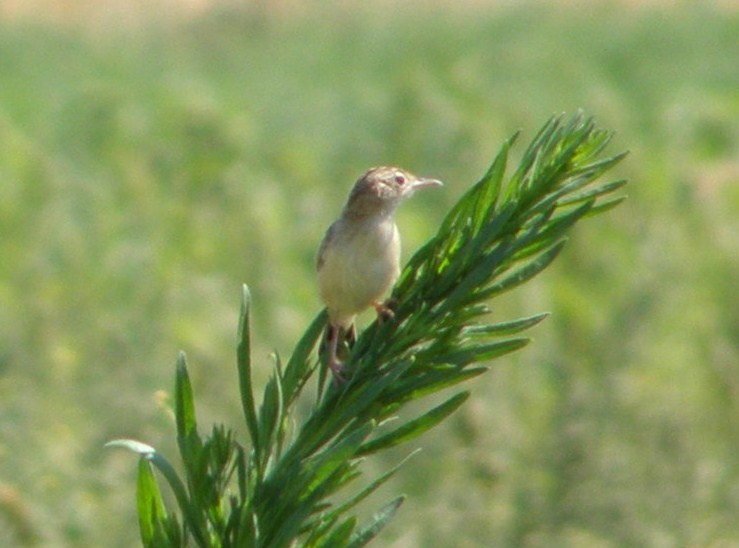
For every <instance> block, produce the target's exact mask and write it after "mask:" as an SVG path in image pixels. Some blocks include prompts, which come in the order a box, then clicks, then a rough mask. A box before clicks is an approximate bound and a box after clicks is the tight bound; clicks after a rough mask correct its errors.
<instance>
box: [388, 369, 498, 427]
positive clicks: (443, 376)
mask: <svg viewBox="0 0 739 548" xmlns="http://www.w3.org/2000/svg"><path fill="white" fill-rule="evenodd" d="M444 368H445V369H446V371H437V372H431V373H427V374H425V375H420V376H418V377H416V378H413V379H409V380H408V381H407V382H405V383H403V384H400V385H397V386H394V387H393V391H392V392H391V393H388V394H387V397H386V399H387V401H393V402H394V403H393V404H388V406H387V407H388V409H389V410H388V411H387V412H386V411H384V410H383V411H382V414H381V416H383V417H384V416H387V415H388V414H390V413H391V412H394V411H391V409H392V408H394V409H395V410H397V408H399V407H400V406H401V405H402V404H405V403H408V402H410V401H413V400H417V399H419V398H422V397H424V396H427V395H429V394H434V393H436V392H439V391H441V390H444V389H445V388H449V387H450V386H454V385H456V384H459V383H462V382H465V381H467V380H469V379H472V378H474V377H477V376H479V375H482V374H483V373H485V372H486V371H488V370H489V369H490V368H489V367H468V368H464V369H461V368H460V367H459V366H456V365H448V364H445V365H444Z"/></svg>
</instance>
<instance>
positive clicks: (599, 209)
mask: <svg viewBox="0 0 739 548" xmlns="http://www.w3.org/2000/svg"><path fill="white" fill-rule="evenodd" d="M625 199H626V196H617V197H616V198H613V199H611V200H603V201H602V202H598V203H597V204H596V205H594V206H593V207H592V208H591V209H590V211H588V215H587V216H588V217H593V216H595V215H600V214H601V213H605V212H606V211H609V210H611V209H613V208H614V207H616V206H617V205H618V204H620V203H621V202H623V201H624V200H625Z"/></svg>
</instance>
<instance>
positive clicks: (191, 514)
mask: <svg viewBox="0 0 739 548" xmlns="http://www.w3.org/2000/svg"><path fill="white" fill-rule="evenodd" d="M146 458H147V459H148V460H149V461H151V463H152V464H153V465H154V466H156V467H157V469H158V470H159V471H160V472H161V473H162V475H163V476H164V479H166V480H167V483H169V486H170V487H171V488H172V492H173V493H174V496H175V498H176V499H177V505H178V506H179V507H180V512H182V515H183V517H184V520H185V524H186V525H187V528H188V529H189V531H190V532H191V533H192V536H193V537H194V538H195V540H196V541H197V542H198V543H199V544H200V545H201V546H206V545H207V538H208V534H207V530H206V526H205V523H204V518H203V516H202V515H200V514H199V512H198V510H197V509H196V508H195V507H194V506H193V504H192V503H191V502H190V498H189V497H188V495H187V490H186V489H185V485H184V484H183V483H182V480H180V477H179V476H178V475H177V472H176V471H175V469H174V467H173V466H172V465H171V464H170V462H169V461H168V460H167V459H166V458H165V457H164V456H163V455H162V454H161V453H159V452H158V451H155V452H154V453H151V454H149V455H148V456H146Z"/></svg>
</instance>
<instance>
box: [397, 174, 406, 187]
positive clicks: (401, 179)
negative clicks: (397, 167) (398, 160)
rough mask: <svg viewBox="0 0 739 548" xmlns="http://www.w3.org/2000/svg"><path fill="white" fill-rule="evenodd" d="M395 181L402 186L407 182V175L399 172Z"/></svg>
mask: <svg viewBox="0 0 739 548" xmlns="http://www.w3.org/2000/svg"><path fill="white" fill-rule="evenodd" d="M395 182H396V183H397V184H399V185H401V186H402V185H404V184H405V177H404V176H403V175H401V174H400V173H398V174H396V175H395Z"/></svg>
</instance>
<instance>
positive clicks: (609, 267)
mask: <svg viewBox="0 0 739 548" xmlns="http://www.w3.org/2000/svg"><path fill="white" fill-rule="evenodd" d="M37 4H38V3H37ZM70 5H72V4H70ZM76 5H77V6H78V8H79V6H80V5H81V6H82V8H80V9H78V10H77V11H74V12H73V13H72V15H74V17H66V18H65V17H58V16H59V14H58V13H56V12H53V13H51V15H53V17H36V15H38V14H33V13H32V14H31V15H28V14H26V16H24V17H20V18H14V17H8V16H5V17H4V18H3V19H2V20H0V541H2V542H0V543H2V544H4V545H32V544H33V543H34V542H35V543H38V544H42V545H44V546H121V547H124V546H135V545H136V544H137V539H138V531H137V524H136V520H135V505H134V488H135V485H134V484H135V481H134V474H135V466H134V460H133V458H132V457H131V456H130V455H128V454H124V453H119V452H115V451H104V450H103V449H102V446H103V444H104V443H105V442H106V441H108V440H110V439H113V438H119V437H133V438H136V439H140V440H142V441H145V442H147V443H150V444H152V445H155V446H157V447H158V448H160V449H163V450H164V451H165V452H166V453H167V454H169V455H174V454H175V448H174V439H173V436H174V426H173V423H172V419H171V414H170V412H169V411H168V405H169V401H168V392H169V390H170V389H171V386H172V382H173V375H174V360H175V357H176V354H177V351H178V350H179V349H184V350H185V351H186V352H187V353H188V356H189V358H190V364H191V375H192V377H193V381H194V383H195V389H196V396H197V400H198V412H199V415H200V420H201V423H202V424H203V426H206V425H208V424H209V423H210V422H213V421H219V422H226V423H227V424H230V425H234V426H238V427H239V429H241V428H240V421H241V419H240V416H239V403H238V394H237V387H236V375H235V369H234V366H233V364H234V358H233V355H234V345H235V331H236V320H237V313H238V306H239V286H240V284H241V283H242V282H247V283H249V285H250V287H251V288H252V292H253V297H254V311H253V312H254V315H253V321H254V330H255V332H254V337H253V339H254V342H255V344H256V348H255V359H256V363H257V364H261V365H262V368H261V371H259V372H258V375H261V376H262V380H264V379H266V376H267V374H268V371H269V365H270V363H271V362H270V358H269V354H270V352H272V351H273V350H275V349H276V350H277V351H279V352H280V353H281V355H282V356H283V357H286V356H287V355H289V352H290V350H291V348H292V345H293V344H294V342H295V341H296V340H297V337H298V335H299V334H300V333H301V332H302V330H303V329H304V327H305V326H306V325H307V322H308V321H309V320H310V319H311V318H312V317H313V315H314V314H315V313H316V312H317V311H318V308H319V303H318V299H317V297H316V291H315V287H314V274H313V257H314V252H315V249H316V246H317V244H318V242H319V241H320V238H321V237H322V235H323V231H324V229H325V227H326V226H328V224H329V223H330V221H331V220H332V219H333V218H334V217H335V215H336V214H337V212H338V210H339V208H340V207H341V204H342V203H343V201H344V199H345V197H346V194H347V192H348V189H349V186H350V185H351V183H352V181H353V180H354V179H355V178H356V177H357V176H358V175H359V174H361V173H362V172H363V171H364V170H365V169H366V168H367V167H369V166H372V165H377V164H398V165H402V166H404V167H407V168H409V169H411V170H413V171H416V172H418V173H420V174H424V175H428V176H434V177H438V178H441V179H443V180H444V181H445V182H446V186H445V187H444V189H443V190H441V191H438V192H434V193H428V194H426V195H419V196H418V197H417V198H414V201H413V202H412V203H409V204H407V206H405V208H404V209H403V210H402V211H401V213H400V219H399V221H400V224H401V230H402V232H403V234H404V244H405V249H406V253H407V254H409V253H410V252H411V250H413V249H415V248H416V247H417V246H418V245H420V244H421V243H422V242H423V241H424V240H425V238H427V237H428V236H430V235H431V234H432V233H433V232H434V231H435V227H436V225H437V224H438V222H439V221H440V219H441V218H442V216H443V215H444V213H445V211H446V210H447V209H448V207H449V206H450V205H451V204H452V203H454V201H455V199H456V198H457V197H458V196H459V195H460V194H461V193H462V192H463V191H464V190H465V189H466V188H467V187H468V186H469V185H470V184H471V183H473V182H474V181H475V180H476V179H477V178H478V177H479V176H480V175H481V174H482V173H483V172H484V170H485V168H486V167H487V164H488V163H489V161H490V160H491V159H492V157H493V155H494V153H495V152H496V151H497V148H498V147H499V145H500V143H501V142H502V140H503V139H504V138H506V137H507V136H509V135H510V134H511V133H512V132H513V131H515V130H516V129H519V128H522V129H523V132H524V133H523V138H522V141H527V140H528V139H530V138H531V137H532V136H533V133H534V131H535V130H536V129H537V128H538V127H539V126H540V125H541V124H542V123H543V122H544V121H545V120H546V119H547V118H548V117H549V116H550V115H551V114H552V113H556V112H561V111H568V112H572V111H574V110H575V109H577V108H579V107H582V108H584V109H585V110H586V111H587V112H589V113H592V114H595V115H596V118H597V121H598V123H599V124H600V125H601V126H604V127H606V128H611V129H615V130H616V131H617V132H618V134H617V137H616V139H615V143H614V145H613V146H612V148H611V151H612V152H617V151H619V150H622V149H624V148H628V149H630V150H631V151H632V154H631V155H630V156H629V158H628V159H627V160H626V162H624V163H623V164H622V165H621V166H619V167H618V168H617V173H616V175H617V176H623V177H628V178H629V179H631V181H632V184H631V185H630V186H629V189H628V193H629V195H630V199H629V200H628V201H627V202H626V204H625V205H623V206H621V207H619V208H618V209H616V210H614V211H612V212H609V213H608V214H607V215H606V216H605V217H603V218H599V219H596V220H594V221H589V222H587V223H585V224H583V225H582V226H579V227H577V229H576V230H575V234H574V237H573V238H572V240H571V241H570V243H569V245H568V247H567V248H566V250H565V252H564V254H563V256H562V257H561V258H560V259H559V260H558V261H557V263H555V265H554V266H553V267H552V268H551V269H549V270H548V271H547V272H546V273H545V274H544V275H543V276H541V278H540V279H538V280H536V281H535V282H534V283H532V284H529V285H528V286H527V287H525V288H522V289H519V290H517V291H516V292H515V293H513V294H511V295H510V296H507V297H506V298H504V299H500V300H499V302H496V303H493V309H494V316H495V317H496V318H499V319H507V318H513V317H518V316H522V315H527V314H531V313H535V312H539V311H542V310H550V311H552V313H553V315H552V317H551V318H550V319H549V320H547V322H545V324H543V325H542V326H539V327H538V328H537V329H536V332H535V333H534V336H535V339H536V340H535V343H534V344H533V345H532V346H530V347H528V348H527V349H525V350H524V351H522V352H520V353H519V354H517V355H515V357H513V358H507V359H505V360H503V361H501V362H499V363H496V364H494V367H493V370H492V372H491V373H490V374H488V375H487V376H485V377H483V378H482V379H481V380H479V381H477V382H475V383H474V384H471V388H472V390H473V398H472V400H471V401H470V402H469V403H468V404H467V405H466V406H464V407H463V408H462V410H461V411H460V412H459V413H457V415H455V416H454V417H453V419H452V420H450V421H449V422H448V424H445V425H443V426H442V427H440V428H438V429H437V430H436V431H434V432H432V433H431V434H429V435H427V436H426V437H424V438H423V439H422V440H421V442H420V444H421V445H423V447H424V451H423V452H422V453H421V454H420V455H418V456H416V457H415V461H414V462H413V464H412V465H409V466H407V467H406V469H405V470H404V472H403V473H402V474H401V475H400V477H399V478H398V479H397V480H396V481H395V482H394V483H393V484H392V485H391V486H390V487H387V488H385V489H384V491H383V493H382V495H383V497H382V498H383V499H389V498H390V497H391V495H392V494H394V493H395V492H398V491H402V492H406V493H408V494H409V495H410V499H409V500H408V501H407V503H406V504H405V505H404V506H403V508H402V509H401V512H400V514H399V516H398V517H397V518H396V520H395V521H394V522H393V524H392V525H391V527H390V528H389V530H388V531H387V532H386V534H384V536H383V537H382V538H381V539H380V540H378V542H377V544H378V545H381V546H403V547H406V546H409V547H413V546H419V547H420V546H424V547H425V546H440V547H441V546H460V547H473V546H474V547H476V546H490V545H497V546H660V547H661V546H666V547H670V546H686V545H691V546H729V545H734V544H736V543H739V525H737V523H738V522H737V520H736V516H737V513H738V512H739V489H738V488H737V485H739V483H737V482H738V481H739V458H738V457H737V445H739V297H737V289H736V287H737V282H738V280H739V185H738V184H739V64H737V59H739V42H737V38H736V37H737V36H739V17H738V15H739V12H738V11H737V10H736V9H735V8H732V6H731V4H730V3H726V2H724V3H711V2H700V3H697V2H696V3H693V2H671V3H658V4H656V5H650V6H647V7H644V6H641V7H640V6H638V5H631V4H629V3H624V2H618V3H613V2H595V3H549V2H546V3H545V2H525V3H522V4H515V5H509V4H497V3H496V4H489V3H486V2H478V3H473V4H471V5H470V6H466V7H465V8H460V7H456V8H455V7H451V6H449V5H441V6H440V5H435V4H434V5H432V4H429V3H423V4H420V3H419V4H412V3H406V4H404V5H403V6H404V7H398V6H394V5H393V4H379V5H377V6H375V7H360V6H359V5H354V4H352V3H331V4H330V5H325V4H321V5H320V6H319V5H316V4H310V9H306V8H302V9H300V10H298V9H297V8H296V7H294V6H293V10H290V9H286V8H285V4H275V5H272V4H270V3H259V4H257V5H256V6H253V7H252V8H248V7H246V8H245V7H242V8H239V7H236V6H234V5H228V4H224V5H221V6H216V7H214V8H213V9H205V10H202V11H201V12H199V13H198V14H190V15H188V16H179V14H175V13H169V12H167V11H166V10H159V11H155V12H154V14H153V15H151V17H148V18H143V19H138V20H136V21H135V22H132V21H131V20H127V19H125V18H121V19H120V20H118V19H116V17H114V16H108V17H103V16H100V17H98V15H100V14H97V15H96V16H95V17H79V16H80V14H86V13H88V11H86V10H85V9H84V6H85V4H84V2H82V3H78V4H76ZM273 7H274V9H272V8H273ZM288 7H289V6H288ZM280 8H281V9H280ZM123 23H126V24H123ZM409 449H410V448H404V449H403V450H401V451H398V452H396V453H394V454H391V455H389V456H387V457H385V458H384V459H376V460H374V461H372V462H371V463H369V465H370V468H373V467H374V469H376V470H380V469H384V468H385V467H387V466H388V465H389V464H390V463H394V462H396V461H397V460H398V459H399V458H400V457H401V456H402V455H404V454H406V453H407V451H408V450H409ZM377 502H379V500H378V501H377ZM371 509H372V508H371V507H370V510H371Z"/></svg>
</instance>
